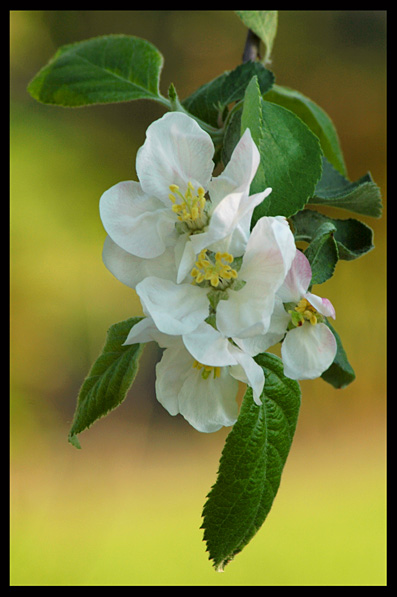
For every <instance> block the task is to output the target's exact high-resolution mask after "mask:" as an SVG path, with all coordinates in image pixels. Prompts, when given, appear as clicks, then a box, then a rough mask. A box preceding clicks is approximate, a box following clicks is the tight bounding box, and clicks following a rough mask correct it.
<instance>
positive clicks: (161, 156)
mask: <svg viewBox="0 0 397 597" xmlns="http://www.w3.org/2000/svg"><path fill="white" fill-rule="evenodd" d="M213 155H214V145H213V143H212V140H211V137H210V136H209V135H208V134H207V133H206V132H205V131H203V129H202V128H200V126H199V125H198V124H197V122H196V121H195V120H194V119H193V118H190V117H189V116H187V115H186V114H183V113H182V112H168V113H167V114H164V116H163V117H162V118H160V119H159V120H156V121H154V122H153V123H152V124H151V125H150V126H149V127H148V129H147V131H146V140H145V143H144V144H143V146H142V147H140V148H139V150H138V153H137V159H136V171H137V175H138V178H139V181H140V183H141V185H142V188H143V190H144V191H145V192H146V193H147V194H148V195H153V196H154V197H157V198H158V199H160V201H162V202H163V203H164V205H166V206H167V207H168V206H169V207H171V203H170V200H169V198H168V195H169V193H170V189H169V186H170V185H171V184H176V185H178V186H179V187H180V191H181V193H182V194H184V193H185V192H186V189H187V184H188V182H191V183H192V184H193V186H194V187H195V188H197V187H199V186H202V187H204V188H207V187H208V183H209V181H210V178H211V174H212V171H213V169H214V163H213V161H212V157H213Z"/></svg>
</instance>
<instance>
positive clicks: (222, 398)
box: [178, 367, 238, 433]
mask: <svg viewBox="0 0 397 597" xmlns="http://www.w3.org/2000/svg"><path fill="white" fill-rule="evenodd" d="M237 390H238V383H237V381H236V380H235V379H234V378H233V377H231V376H230V375H229V372H228V370H227V368H222V369H221V371H220V377H216V378H214V376H213V375H212V374H210V375H209V377H208V378H207V379H204V378H203V377H202V375H201V371H200V370H198V369H195V368H193V367H191V368H190V371H189V373H188V375H187V376H186V377H185V379H184V381H183V385H182V388H181V390H180V392H179V396H178V401H179V412H180V413H181V415H182V416H183V417H184V418H185V419H186V420H187V421H188V422H189V423H190V425H192V426H193V427H194V428H195V429H197V430H198V431H201V432H203V433H213V432H214V431H218V429H221V427H230V426H231V425H233V424H234V423H235V422H236V420H237V414H238V406H237V402H236V395H237Z"/></svg>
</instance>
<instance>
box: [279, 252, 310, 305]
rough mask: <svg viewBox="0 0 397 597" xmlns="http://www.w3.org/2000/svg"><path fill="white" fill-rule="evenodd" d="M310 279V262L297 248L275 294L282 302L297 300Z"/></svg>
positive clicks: (307, 286) (304, 291) (305, 289)
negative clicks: (282, 281) (281, 283)
mask: <svg viewBox="0 0 397 597" xmlns="http://www.w3.org/2000/svg"><path fill="white" fill-rule="evenodd" d="M311 279H312V268H311V267H310V263H309V261H308V259H307V257H305V255H304V254H303V253H302V251H299V250H297V251H296V254H295V258H294V260H293V262H292V265H291V268H290V270H289V272H288V273H287V276H286V278H285V280H284V283H283V285H282V286H281V288H280V289H279V291H278V293H277V294H278V295H279V297H280V298H281V300H282V301H283V303H289V302H298V301H300V299H301V298H302V297H303V295H304V294H305V293H306V291H307V289H308V288H309V285H310V282H311Z"/></svg>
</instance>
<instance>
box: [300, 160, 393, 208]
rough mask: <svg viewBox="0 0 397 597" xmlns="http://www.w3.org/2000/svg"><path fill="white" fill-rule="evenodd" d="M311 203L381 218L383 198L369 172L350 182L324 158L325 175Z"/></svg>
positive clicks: (323, 174)
mask: <svg viewBox="0 0 397 597" xmlns="http://www.w3.org/2000/svg"><path fill="white" fill-rule="evenodd" d="M309 203H312V204H314V205H329V206H331V207H339V208H342V209H347V210H350V211H353V212H355V213H358V214H362V215H364V216H372V217H374V218H380V216H381V215H382V197H381V193H380V189H379V187H378V186H377V185H376V184H375V182H374V181H373V179H372V176H371V174H370V173H369V172H368V173H367V174H365V175H364V176H362V177H361V178H359V179H358V180H357V181H356V182H350V181H349V180H347V178H345V177H344V176H342V175H341V174H340V173H339V172H337V171H336V170H335V168H334V167H333V166H332V164H330V163H329V161H328V160H327V159H326V158H325V157H324V158H323V173H322V176H321V179H320V180H319V182H318V184H317V186H316V189H315V191H314V196H313V197H311V198H310V200H309Z"/></svg>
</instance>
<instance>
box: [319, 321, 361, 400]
mask: <svg viewBox="0 0 397 597" xmlns="http://www.w3.org/2000/svg"><path fill="white" fill-rule="evenodd" d="M324 323H326V325H327V326H328V327H329V328H330V330H331V332H332V333H333V334H334V336H335V339H336V346H337V351H336V356H335V359H334V362H333V363H332V365H331V366H330V367H329V368H328V369H327V370H326V371H324V373H323V374H322V375H321V377H322V379H323V380H324V381H326V382H328V383H329V384H331V385H332V386H334V388H337V389H341V388H345V387H346V386H348V385H349V384H350V383H352V381H354V380H355V378H356V374H355V373H354V371H353V368H352V366H351V365H350V363H349V361H348V360H347V356H346V353H345V351H344V348H343V346H342V342H341V339H340V337H339V335H338V334H337V332H336V331H335V330H334V328H333V327H332V325H331V324H330V323H329V321H328V320H325V321H324Z"/></svg>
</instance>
